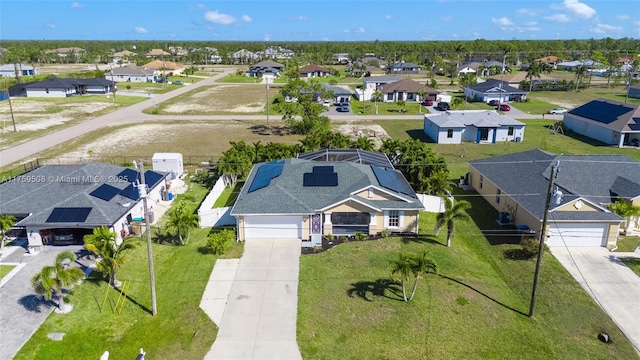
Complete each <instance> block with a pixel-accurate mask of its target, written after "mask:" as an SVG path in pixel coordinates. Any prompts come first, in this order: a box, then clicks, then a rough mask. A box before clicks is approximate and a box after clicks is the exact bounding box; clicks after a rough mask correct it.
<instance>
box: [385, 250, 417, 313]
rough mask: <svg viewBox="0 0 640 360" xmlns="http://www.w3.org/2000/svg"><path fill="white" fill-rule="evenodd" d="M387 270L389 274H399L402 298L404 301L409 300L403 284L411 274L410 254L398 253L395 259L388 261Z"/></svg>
mask: <svg viewBox="0 0 640 360" xmlns="http://www.w3.org/2000/svg"><path fill="white" fill-rule="evenodd" d="M389 270H391V274H393V275H395V274H398V276H400V282H401V283H402V298H403V299H404V301H405V302H407V301H409V300H407V291H406V288H405V285H404V284H405V282H406V281H407V279H409V276H410V275H411V274H413V269H412V266H411V256H409V255H408V254H405V253H400V254H398V257H397V258H396V259H393V260H391V261H389Z"/></svg>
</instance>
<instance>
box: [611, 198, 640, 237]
mask: <svg viewBox="0 0 640 360" xmlns="http://www.w3.org/2000/svg"><path fill="white" fill-rule="evenodd" d="M609 209H610V210H611V211H612V212H613V213H614V214H616V215H618V216H620V217H621V218H623V219H625V222H626V226H625V229H624V231H625V233H627V231H628V230H629V228H630V227H631V224H632V223H633V222H632V220H633V217H635V216H640V206H639V205H633V203H631V202H630V201H627V200H625V199H624V198H622V197H618V199H617V200H616V201H614V202H613V203H611V204H610V205H609Z"/></svg>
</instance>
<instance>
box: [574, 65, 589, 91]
mask: <svg viewBox="0 0 640 360" xmlns="http://www.w3.org/2000/svg"><path fill="white" fill-rule="evenodd" d="M586 74H587V67H586V66H584V65H580V66H577V67H576V75H575V76H576V91H578V86H579V85H580V81H582V79H583V78H584V76H585V75H586Z"/></svg>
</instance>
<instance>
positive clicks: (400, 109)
mask: <svg viewBox="0 0 640 360" xmlns="http://www.w3.org/2000/svg"><path fill="white" fill-rule="evenodd" d="M406 104H407V103H406V102H405V101H404V100H398V101H396V105H397V106H398V112H400V113H401V112H403V111H404V106H405V105H406Z"/></svg>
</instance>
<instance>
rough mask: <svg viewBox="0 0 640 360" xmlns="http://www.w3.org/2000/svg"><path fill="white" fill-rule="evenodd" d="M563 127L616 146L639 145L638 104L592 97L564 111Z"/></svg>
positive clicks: (639, 110) (639, 114)
mask: <svg viewBox="0 0 640 360" xmlns="http://www.w3.org/2000/svg"><path fill="white" fill-rule="evenodd" d="M562 121H563V122H564V125H565V127H566V128H567V129H569V130H571V131H573V132H575V133H578V134H580V135H584V136H586V137H589V138H592V139H596V140H598V141H601V142H603V143H605V144H607V145H613V146H616V147H623V146H636V147H637V146H640V106H639V105H635V104H630V103H623V102H619V101H614V100H608V99H596V100H592V101H590V102H588V103H586V104H584V105H582V106H578V107H577V108H575V109H572V110H570V111H568V112H566V113H565V114H564V118H563V120H562Z"/></svg>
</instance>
